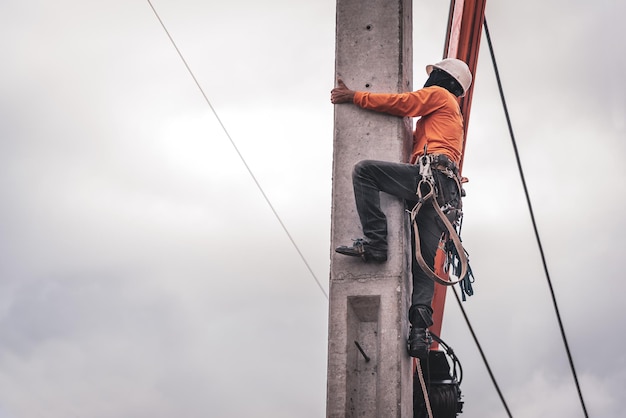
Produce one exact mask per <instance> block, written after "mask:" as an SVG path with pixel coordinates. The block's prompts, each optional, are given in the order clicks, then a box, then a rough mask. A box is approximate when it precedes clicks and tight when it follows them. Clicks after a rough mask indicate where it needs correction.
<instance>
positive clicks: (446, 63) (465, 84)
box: [426, 58, 472, 96]
mask: <svg viewBox="0 0 626 418" xmlns="http://www.w3.org/2000/svg"><path fill="white" fill-rule="evenodd" d="M433 68H439V69H440V70H443V71H445V72H446V73H448V74H450V75H451V76H452V77H453V78H454V79H455V80H456V81H458V82H459V84H460V85H461V88H462V89H463V96H465V93H467V90H468V89H469V88H470V85H471V84H472V73H471V72H470V69H469V67H468V66H467V64H466V63H464V62H463V61H461V60H459V59H456V58H446V59H444V60H442V61H439V62H438V63H436V64H432V65H427V66H426V73H428V74H429V75H430V73H431V72H432V71H433Z"/></svg>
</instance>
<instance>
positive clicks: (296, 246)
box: [147, 0, 328, 299]
mask: <svg viewBox="0 0 626 418" xmlns="http://www.w3.org/2000/svg"><path fill="white" fill-rule="evenodd" d="M147 1H148V4H149V5H150V8H151V9H152V11H153V12H154V15H155V16H156V18H157V19H158V21H159V23H160V24H161V27H162V28H163V30H164V31H165V34H166V35H167V37H168V38H169V39H170V42H171V43H172V45H173V46H174V49H175V50H176V52H177V53H178V56H179V57H180V59H181V60H182V61H183V64H185V67H186V68H187V71H188V72H189V74H190V75H191V78H192V79H193V81H194V82H195V83H196V86H197V87H198V90H200V93H202V96H203V97H204V100H205V101H206V103H207V104H208V105H209V108H211V111H212V112H213V115H214V116H215V119H217V121H218V122H219V124H220V126H221V127H222V130H223V131H224V133H225V134H226V136H227V137H228V139H229V141H230V143H231V145H232V146H233V148H234V149H235V151H236V152H237V155H239V158H240V159H241V162H242V163H243V165H244V166H245V167H246V170H248V174H250V177H252V180H254V183H255V184H256V186H257V188H258V189H259V191H260V192H261V195H263V198H264V199H265V202H266V203H267V204H268V206H269V207H270V209H271V210H272V213H273V214H274V216H275V217H276V219H277V220H278V223H279V224H280V226H281V227H282V228H283V231H285V233H286V234H287V237H288V238H289V240H290V241H291V244H292V245H293V247H294V248H295V249H296V251H297V252H298V254H299V255H300V258H301V259H302V261H303V262H304V265H305V266H306V268H307V269H308V270H309V273H311V276H313V280H315V282H316V283H317V285H318V286H319V288H320V290H321V291H322V293H323V294H324V296H325V297H326V299H328V294H327V293H326V290H325V289H324V287H323V286H322V283H320V281H319V279H318V278H317V276H316V275H315V272H313V269H312V268H311V266H310V265H309V262H308V261H307V260H306V258H305V257H304V254H303V253H302V251H300V247H298V244H296V241H295V240H294V239H293V237H292V236H291V234H290V233H289V230H288V229H287V227H286V226H285V224H284V223H283V220H282V219H281V218H280V216H279V215H278V212H277V211H276V209H274V205H272V202H271V201H270V199H269V198H268V197H267V195H266V194H265V191H264V190H263V187H261V183H259V181H258V180H257V178H256V176H255V175H254V173H253V172H252V169H251V168H250V166H249V165H248V163H247V162H246V160H245V158H243V155H242V154H241V152H240V151H239V148H238V147H237V144H235V141H234V140H233V138H232V137H231V136H230V134H229V133H228V130H227V129H226V126H224V124H223V123H222V120H221V119H220V117H219V115H218V114H217V112H216V111H215V108H213V105H212V104H211V101H210V100H209V98H208V97H207V95H206V93H204V89H203V88H202V86H200V83H199V82H198V79H197V78H196V76H195V75H194V73H193V71H191V68H190V67H189V65H188V64H187V61H186V60H185V57H183V54H182V53H181V52H180V50H179V49H178V46H176V42H174V39H173V38H172V36H171V35H170V32H169V31H168V30H167V28H166V27H165V23H163V20H161V17H160V16H159V14H158V13H157V11H156V9H155V8H154V6H153V5H152V2H150V0H147Z"/></svg>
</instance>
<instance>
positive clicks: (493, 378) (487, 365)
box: [450, 286, 513, 418]
mask: <svg viewBox="0 0 626 418" xmlns="http://www.w3.org/2000/svg"><path fill="white" fill-rule="evenodd" d="M450 287H451V288H452V291H453V292H454V297H455V298H456V301H457V303H458V304H459V308H461V313H462V314H463V318H465V323H466V324H467V327H468V328H469V331H470V333H471V334H472V338H473V339H474V342H475V343H476V347H477V348H478V352H479V353H480V356H481V357H482V359H483V363H485V367H486V368H487V373H489V377H490V378H491V381H492V382H493V386H494V387H495V388H496V392H498V396H499V397H500V401H501V402H502V406H504V409H505V410H506V413H507V415H508V416H509V418H513V415H511V411H510V410H509V406H508V405H507V403H506V400H505V399H504V395H503V394H502V391H501V390H500V385H498V382H497V381H496V377H495V376H494V374H493V372H492V371H491V367H490V366H489V362H488V361H487V356H485V352H484V351H483V348H482V346H481V345H480V342H479V341H478V337H477V336H476V333H475V332H474V328H473V327H472V324H471V323H470V320H469V318H468V317H467V314H466V313H465V309H464V308H463V303H462V302H461V299H459V295H458V293H457V292H456V288H455V287H454V286H450Z"/></svg>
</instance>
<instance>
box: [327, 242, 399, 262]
mask: <svg viewBox="0 0 626 418" xmlns="http://www.w3.org/2000/svg"><path fill="white" fill-rule="evenodd" d="M335 251H336V252H338V253H339V254H343V255H349V256H351V257H361V258H362V259H363V261H366V262H367V261H374V262H377V263H382V262H385V261H387V252H386V251H380V250H375V249H373V248H372V247H371V246H370V243H369V242H367V241H365V240H364V239H362V238H359V239H355V240H354V243H353V244H352V246H351V247H348V246H345V245H342V246H340V247H337V248H335Z"/></svg>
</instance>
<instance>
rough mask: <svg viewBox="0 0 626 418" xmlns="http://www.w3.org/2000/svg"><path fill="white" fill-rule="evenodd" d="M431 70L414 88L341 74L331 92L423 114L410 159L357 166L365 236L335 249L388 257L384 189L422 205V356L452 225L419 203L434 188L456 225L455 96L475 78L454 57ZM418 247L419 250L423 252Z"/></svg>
mask: <svg viewBox="0 0 626 418" xmlns="http://www.w3.org/2000/svg"><path fill="white" fill-rule="evenodd" d="M426 72H427V74H428V75H429V77H428V80H427V81H426V83H425V84H424V87H423V88H422V89H420V90H417V91H414V92H406V93H395V94H394V93H369V92H361V91H353V90H350V89H349V88H348V87H347V86H346V85H345V84H344V82H343V81H342V80H341V79H338V80H337V87H336V88H334V89H333V90H332V91H331V102H332V103H333V104H341V103H352V104H355V105H356V106H359V107H361V108H363V109H369V110H373V111H376V112H381V113H387V114H390V115H394V116H401V117H420V119H418V121H417V123H416V125H415V131H414V133H413V151H412V153H411V159H410V163H398V162H386V161H375V160H364V161H360V162H359V163H357V164H356V165H355V167H354V170H353V173H352V181H353V186H354V196H355V200H356V207H357V212H358V214H359V218H360V221H361V226H362V229H363V235H364V238H359V239H356V240H354V243H353V244H352V245H351V246H340V247H337V248H336V250H335V251H337V252H338V253H340V254H344V255H347V256H354V257H360V258H361V259H363V260H364V261H365V262H378V263H382V262H385V261H386V260H387V219H386V217H385V214H384V213H383V212H382V210H381V208H380V192H385V193H388V194H390V195H393V196H396V197H399V198H402V199H404V200H405V201H406V204H407V207H408V208H409V209H410V208H414V207H416V204H417V203H418V202H419V203H420V206H419V211H417V212H414V215H415V219H414V222H415V224H416V228H412V230H411V231H412V234H413V237H414V238H415V236H416V234H415V231H416V230H418V231H419V232H418V234H417V235H418V239H417V243H416V242H415V241H416V240H415V239H413V240H412V241H413V251H412V253H413V256H412V260H413V261H412V275H413V293H412V300H411V307H410V309H409V322H410V323H411V331H410V333H409V338H408V351H409V355H411V356H412V357H417V358H421V359H424V358H426V356H427V355H428V350H429V347H430V345H431V342H432V339H431V336H430V333H429V332H428V327H429V326H431V325H432V324H433V320H432V313H433V310H432V306H431V304H432V298H433V293H434V281H433V280H431V278H432V277H433V276H432V272H429V269H430V270H433V269H434V259H435V253H436V251H437V246H438V244H439V242H440V240H441V238H442V235H443V234H444V233H445V232H446V225H445V223H444V222H442V219H441V211H439V210H437V208H435V205H421V203H423V201H420V198H421V197H422V194H428V193H430V192H431V191H432V192H434V193H435V197H436V202H437V204H438V205H439V206H440V208H444V211H445V215H446V217H447V218H448V219H449V220H450V222H455V221H458V216H459V214H460V209H461V188H460V178H459V170H458V166H459V163H460V161H461V153H462V150H463V117H462V115H461V111H460V108H459V103H458V99H457V98H458V97H461V96H463V95H465V93H466V92H467V90H468V89H469V87H470V85H471V82H472V74H471V72H470V70H469V68H468V66H467V64H465V63H464V62H463V61H461V60H458V59H455V58H446V59H444V60H442V61H441V62H438V63H436V64H433V65H428V66H427V67H426ZM425 167H426V168H428V169H427V170H425ZM426 177H429V179H427V178H426ZM423 180H428V181H429V182H428V183H425V181H423ZM429 187H431V190H428V188H429ZM422 188H424V189H425V190H422ZM448 225H449V224H448ZM416 244H417V245H416ZM416 249H417V250H419V251H418V253H419V254H418V256H417V257H416ZM420 266H422V267H423V268H422V267H420ZM426 267H428V268H426ZM429 273H431V274H429Z"/></svg>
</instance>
